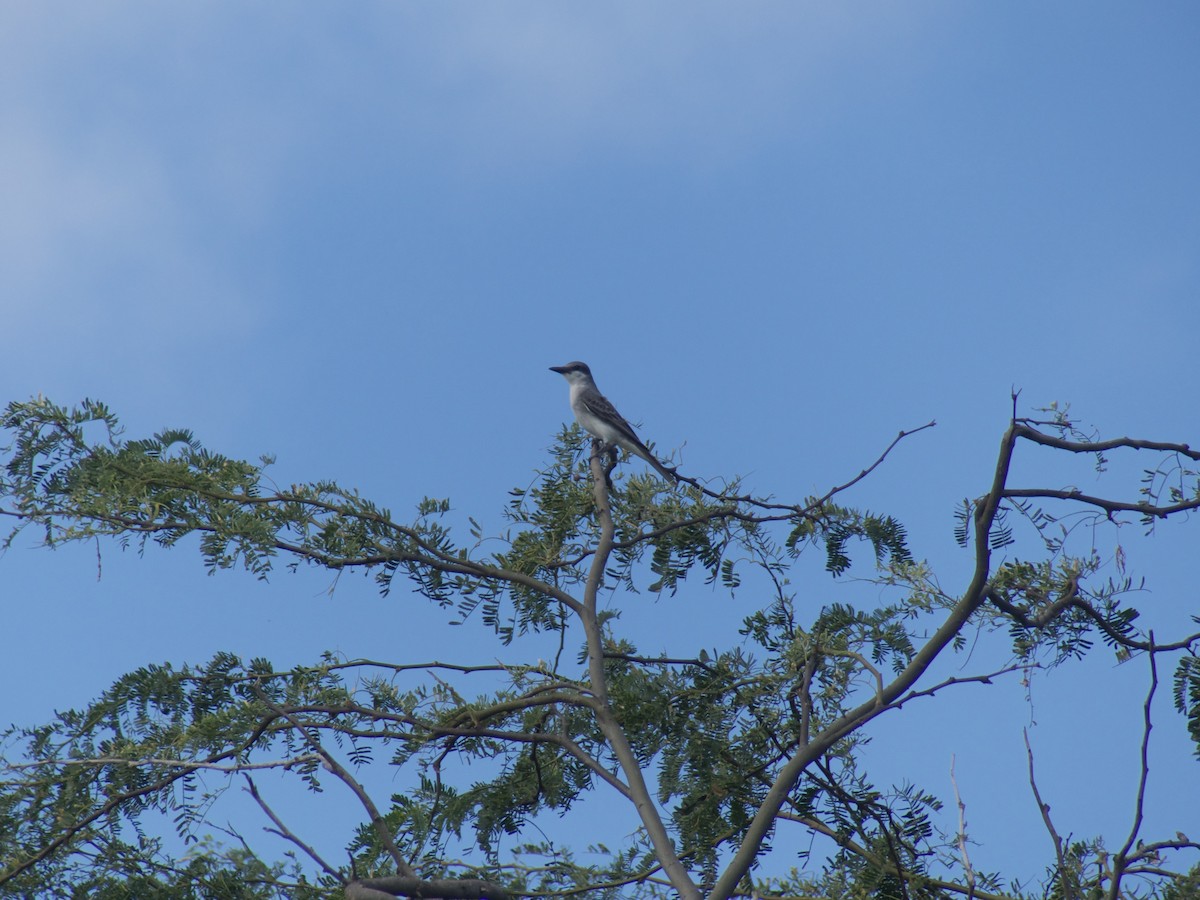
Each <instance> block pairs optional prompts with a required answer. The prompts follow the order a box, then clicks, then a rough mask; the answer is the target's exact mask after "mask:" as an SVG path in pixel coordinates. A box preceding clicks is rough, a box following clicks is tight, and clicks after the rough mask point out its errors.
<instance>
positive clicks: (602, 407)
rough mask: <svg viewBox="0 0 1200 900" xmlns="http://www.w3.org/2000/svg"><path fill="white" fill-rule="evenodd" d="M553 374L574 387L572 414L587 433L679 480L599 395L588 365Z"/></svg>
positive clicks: (573, 364) (578, 364)
mask: <svg viewBox="0 0 1200 900" xmlns="http://www.w3.org/2000/svg"><path fill="white" fill-rule="evenodd" d="M550 371H551V372H557V373H558V374H559V375H561V376H562V377H563V378H565V379H567V384H569V385H570V386H571V410H572V412H574V413H575V421H577V422H578V423H579V424H580V426H581V427H582V428H583V430H584V431H586V432H587V433H588V434H590V435H592V436H593V437H596V438H599V439H600V440H601V441H602V442H604V443H605V444H610V445H613V446H616V447H623V448H624V449H626V450H627V451H629V452H630V453H632V454H633V455H634V456H640V457H641V458H642V459H644V460H645V461H646V462H648V463H650V465H652V466H653V467H654V469H655V471H657V472H658V473H659V474H660V475H662V476H664V477H665V478H668V479H670V480H673V481H678V480H679V478H680V476H679V473H677V472H676V471H675V470H674V469H672V468H670V467H669V466H667V465H664V464H663V463H662V462H660V461H659V460H658V458H657V457H655V455H654V454H653V453H651V452H650V451H649V450H648V449H646V445H645V444H643V443H642V441H641V438H639V437H638V436H637V432H635V431H634V430H633V426H631V425H630V424H629V423H628V422H626V421H625V417H624V416H622V415H621V414H620V413H619V412H617V410H616V407H614V406H613V405H612V404H611V403H609V402H608V398H607V397H605V396H604V395H603V394H601V393H600V389H599V388H598V387H596V382H595V380H594V379H593V378H592V370H591V369H590V368H588V365H587V363H582V362H579V361H578V360H576V361H575V362H569V363H567V364H566V365H565V366H551V367H550Z"/></svg>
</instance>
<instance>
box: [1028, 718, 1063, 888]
mask: <svg viewBox="0 0 1200 900" xmlns="http://www.w3.org/2000/svg"><path fill="white" fill-rule="evenodd" d="M1021 734H1022V736H1023V737H1024V738H1025V753H1026V755H1027V756H1028V757H1029V786H1030V787H1031V788H1032V789H1033V799H1034V800H1036V801H1037V805H1038V812H1040V813H1041V814H1042V822H1043V823H1044V824H1045V826H1046V831H1047V832H1048V833H1049V834H1050V840H1051V841H1052V842H1053V843H1054V858H1055V859H1056V860H1058V872H1059V877H1060V878H1065V877H1066V874H1067V873H1066V857H1065V856H1064V855H1063V841H1062V837H1060V836H1059V833H1058V831H1057V829H1055V827H1054V822H1053V820H1051V818H1050V804H1048V803H1046V802H1045V801H1044V800H1042V795H1041V792H1040V791H1038V786H1037V779H1035V778H1034V776H1033V748H1032V747H1031V746H1030V745H1029V731H1028V729H1025V728H1022V729H1021ZM1064 888H1065V885H1064Z"/></svg>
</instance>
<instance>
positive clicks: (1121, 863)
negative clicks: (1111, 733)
mask: <svg viewBox="0 0 1200 900" xmlns="http://www.w3.org/2000/svg"><path fill="white" fill-rule="evenodd" d="M1149 637H1150V652H1149V653H1147V654H1146V655H1147V656H1148V657H1149V658H1150V690H1149V691H1147V692H1146V702H1145V703H1144V704H1143V706H1142V752H1141V775H1140V776H1139V778H1138V789H1137V800H1136V802H1135V803H1134V808H1133V825H1132V826H1131V827H1130V829H1129V837H1127V838H1126V839H1125V844H1124V845H1123V846H1122V847H1121V849H1120V850H1118V851H1117V854H1116V856H1115V857H1113V872H1112V884H1110V885H1109V887H1108V896H1109V900H1117V898H1118V897H1119V896H1120V887H1121V877H1122V876H1123V875H1124V874H1125V872H1126V868H1127V866H1128V864H1129V863H1130V862H1132V861H1133V859H1132V858H1131V857H1130V851H1131V850H1133V847H1134V844H1135V842H1136V841H1137V837H1138V832H1140V831H1141V830H1142V817H1143V814H1144V811H1145V803H1146V783H1147V782H1148V781H1149V779H1150V730H1151V729H1152V728H1153V727H1154V726H1153V723H1152V722H1151V718H1150V707H1151V704H1152V703H1153V702H1154V692H1155V691H1156V690H1158V663H1157V660H1156V653H1155V650H1154V632H1153V631H1151V632H1150V635H1149Z"/></svg>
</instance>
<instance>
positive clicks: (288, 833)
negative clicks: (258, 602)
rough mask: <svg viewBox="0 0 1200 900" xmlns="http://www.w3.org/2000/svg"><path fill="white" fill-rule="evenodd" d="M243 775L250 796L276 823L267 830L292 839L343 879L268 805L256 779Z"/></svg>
mask: <svg viewBox="0 0 1200 900" xmlns="http://www.w3.org/2000/svg"><path fill="white" fill-rule="evenodd" d="M242 777H243V778H245V779H246V784H248V785H249V788H247V790H248V791H249V792H250V796H251V797H253V798H254V800H255V802H256V803H257V804H258V805H259V806H260V807H261V808H262V811H263V812H265V813H266V814H267V817H268V818H269V819H270V820H271V821H272V822H274V823H275V828H274V829H267V830H268V831H273V833H275V834H277V835H279V836H280V837H281V838H283V839H284V840H287V841H291V842H292V843H293V844H295V845H296V846H297V847H299V848H300V849H301V850H303V851H304V852H305V853H307V854H308V855H309V857H311V858H312V859H313V860H314V861H315V862H316V864H317V865H319V866H320V867H321V868H322V869H324V870H325V873H326V874H327V875H329V876H331V877H333V878H336V879H337V880H338V881H341V880H342V874H341V873H340V872H339V871H338V870H337V869H335V868H334V867H333V866H331V865H329V863H327V862H325V860H323V859H321V854H319V853H318V852H317V851H316V850H314V849H313V848H312V847H311V846H309V845H308V844H306V843H304V841H302V840H300V838H298V837H296V835H295V834H293V833H292V830H291V829H290V828H288V827H287V826H286V825H284V824H283V821H282V820H281V819H280V818H279V816H277V815H275V811H274V810H273V809H271V807H270V806H268V805H267V801H266V800H264V799H263V798H262V795H261V794H260V793H259V792H258V785H256V784H255V783H254V779H253V778H251V777H250V776H249V775H247V774H246V773H245V772H243V773H242Z"/></svg>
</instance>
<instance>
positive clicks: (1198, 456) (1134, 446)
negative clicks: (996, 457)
mask: <svg viewBox="0 0 1200 900" xmlns="http://www.w3.org/2000/svg"><path fill="white" fill-rule="evenodd" d="M1031 421H1032V420H1030V419H1018V420H1017V421H1016V423H1015V425H1014V428H1015V429H1016V435H1017V437H1021V438H1024V439H1025V440H1027V441H1032V442H1033V443H1035V444H1043V445H1045V446H1047V447H1055V448H1057V449H1059V450H1069V451H1070V452H1071V453H1096V452H1098V451H1103V450H1117V449H1122V448H1127V449H1130V450H1162V451H1165V452H1168V453H1178V454H1180V455H1182V456H1186V457H1189V458H1190V459H1194V460H1196V461H1197V462H1200V450H1193V449H1192V448H1191V447H1190V446H1188V445H1187V444H1174V443H1168V442H1165V441H1143V440H1138V439H1136V438H1127V437H1120V438H1111V439H1109V440H1107V441H1069V440H1066V439H1065V438H1058V437H1054V436H1053V435H1050V434H1046V433H1045V432H1042V431H1038V430H1037V429H1035V428H1030V427H1029V424H1030V422H1031ZM1044 424H1047V425H1050V424H1055V423H1051V422H1046V423H1044Z"/></svg>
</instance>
